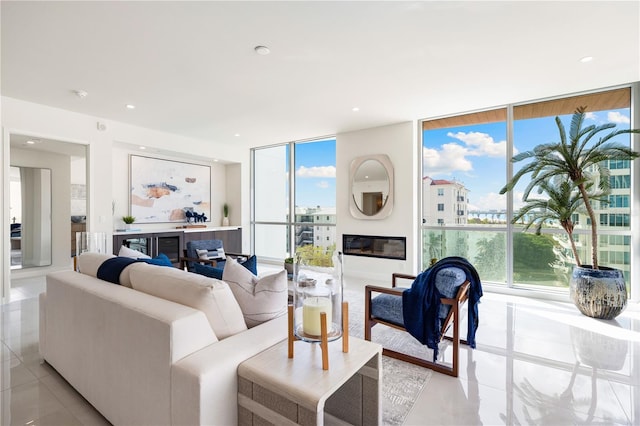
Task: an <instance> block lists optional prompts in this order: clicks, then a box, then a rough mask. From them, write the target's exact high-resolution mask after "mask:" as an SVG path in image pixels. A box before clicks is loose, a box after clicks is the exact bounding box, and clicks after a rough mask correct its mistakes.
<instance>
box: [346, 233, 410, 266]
mask: <svg viewBox="0 0 640 426" xmlns="http://www.w3.org/2000/svg"><path fill="white" fill-rule="evenodd" d="M342 250H343V252H344V254H348V255H351V256H366V257H379V258H383V259H401V260H407V238H406V237H380V236H374V235H352V234H343V235H342Z"/></svg>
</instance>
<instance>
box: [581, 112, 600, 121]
mask: <svg viewBox="0 0 640 426" xmlns="http://www.w3.org/2000/svg"><path fill="white" fill-rule="evenodd" d="M584 118H585V120H593V121H599V119H598V116H597V115H596V114H595V113H594V112H587V113H585V114H584Z"/></svg>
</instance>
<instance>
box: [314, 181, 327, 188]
mask: <svg viewBox="0 0 640 426" xmlns="http://www.w3.org/2000/svg"><path fill="white" fill-rule="evenodd" d="M316 186H317V187H318V188H320V189H327V188H328V187H329V182H327V181H326V180H321V181H320V182H318V183H317V184H316Z"/></svg>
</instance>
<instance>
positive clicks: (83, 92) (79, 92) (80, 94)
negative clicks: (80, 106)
mask: <svg viewBox="0 0 640 426" xmlns="http://www.w3.org/2000/svg"><path fill="white" fill-rule="evenodd" d="M73 93H75V94H76V96H77V97H79V98H80V99H84V98H86V97H87V96H89V93H87V91H86V90H74V91H73Z"/></svg>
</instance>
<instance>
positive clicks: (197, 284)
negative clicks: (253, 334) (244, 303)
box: [130, 262, 247, 340]
mask: <svg viewBox="0 0 640 426" xmlns="http://www.w3.org/2000/svg"><path fill="white" fill-rule="evenodd" d="M130 276H131V285H132V287H133V289H134V290H138V291H142V292H143V293H147V294H151V295H153V296H157V297H161V298H163V299H166V300H170V301H172V302H176V303H180V304H182V305H186V306H190V307H192V308H194V309H198V310H200V311H202V312H204V314H205V315H206V316H207V319H208V320H209V324H210V325H211V328H212V329H213V332H214V333H215V334H216V336H217V337H218V339H220V340H222V339H224V338H225V337H228V336H231V335H234V334H236V333H240V332H242V331H244V330H246V329H247V325H246V324H245V322H244V318H243V317H242V311H241V310H240V306H238V302H236V299H235V298H234V297H233V293H232V292H231V289H229V285H228V284H227V283H224V282H222V281H220V280H216V279H213V278H208V277H205V276H203V275H198V274H192V273H190V272H186V271H183V270H181V269H177V268H167V267H160V266H154V265H147V264H144V263H142V262H141V263H140V266H137V265H136V268H133V269H132V270H131V273H130Z"/></svg>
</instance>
